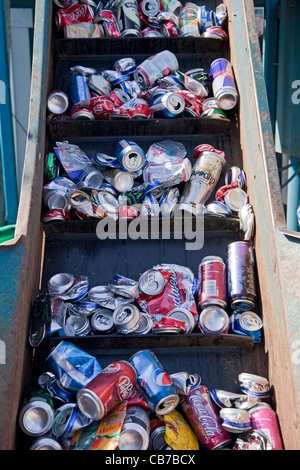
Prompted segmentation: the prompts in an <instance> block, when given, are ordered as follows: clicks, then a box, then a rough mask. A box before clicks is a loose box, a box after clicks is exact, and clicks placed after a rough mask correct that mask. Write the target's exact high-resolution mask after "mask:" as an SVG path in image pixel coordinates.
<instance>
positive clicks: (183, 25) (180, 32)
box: [54, 0, 228, 40]
mask: <svg viewBox="0 0 300 470" xmlns="http://www.w3.org/2000/svg"><path fill="white" fill-rule="evenodd" d="M54 3H55V4H56V5H58V6H59V7H60V9H59V10H58V11H57V13H56V25H57V28H58V30H59V31H63V32H64V36H65V37H66V38H71V39H72V38H95V37H98V38H101V37H112V38H116V37H122V38H123V37H200V36H201V37H204V38H214V39H221V40H224V39H227V37H228V36H227V33H226V32H225V30H224V26H225V22H226V19H227V11H226V8H225V5H224V4H221V5H219V6H218V7H217V8H216V11H209V10H207V9H206V7H205V6H198V5H196V4H194V3H192V2H186V3H185V4H182V3H181V2H180V1H178V0H139V1H138V0H133V1H131V2H126V1H125V0H108V1H100V2H99V1H93V0H54Z"/></svg>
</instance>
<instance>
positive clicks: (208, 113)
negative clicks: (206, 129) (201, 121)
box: [200, 108, 228, 120]
mask: <svg viewBox="0 0 300 470" xmlns="http://www.w3.org/2000/svg"><path fill="white" fill-rule="evenodd" d="M200 117H201V118H209V119H224V120H225V119H228V117H227V115H226V114H225V112H224V111H223V110H222V109H215V108H211V109H206V110H205V111H203V113H202V114H201V115H200Z"/></svg>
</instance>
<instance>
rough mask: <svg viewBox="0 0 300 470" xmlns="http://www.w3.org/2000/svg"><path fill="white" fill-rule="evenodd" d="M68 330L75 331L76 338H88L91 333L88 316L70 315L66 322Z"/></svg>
mask: <svg viewBox="0 0 300 470" xmlns="http://www.w3.org/2000/svg"><path fill="white" fill-rule="evenodd" d="M66 328H67V329H68V328H69V331H72V330H73V331H74V336H87V335H88V334H89V333H90V331H91V325H90V321H89V319H88V317H87V316H86V315H70V316H69V318H68V319H67V321H66ZM72 336H73V335H72Z"/></svg>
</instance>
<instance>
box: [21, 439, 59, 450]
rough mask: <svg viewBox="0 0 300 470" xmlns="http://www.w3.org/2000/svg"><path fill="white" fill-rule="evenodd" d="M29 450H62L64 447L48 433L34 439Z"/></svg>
mask: <svg viewBox="0 0 300 470" xmlns="http://www.w3.org/2000/svg"><path fill="white" fill-rule="evenodd" d="M29 450H64V447H63V446H62V444H60V443H59V442H58V441H57V440H56V439H54V438H53V437H52V436H51V435H49V436H42V437H39V438H38V439H36V440H35V441H34V442H33V443H32V444H31V447H30V449H29Z"/></svg>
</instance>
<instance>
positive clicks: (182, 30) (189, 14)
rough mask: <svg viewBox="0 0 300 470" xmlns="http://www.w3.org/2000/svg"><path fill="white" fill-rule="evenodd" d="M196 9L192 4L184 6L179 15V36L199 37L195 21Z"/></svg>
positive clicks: (196, 20)
mask: <svg viewBox="0 0 300 470" xmlns="http://www.w3.org/2000/svg"><path fill="white" fill-rule="evenodd" d="M197 13H198V7H197V6H196V5H193V4H188V5H185V6H184V7H183V8H182V9H181V11H180V15H179V36H180V37H200V30H199V26H198V19H197Z"/></svg>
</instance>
